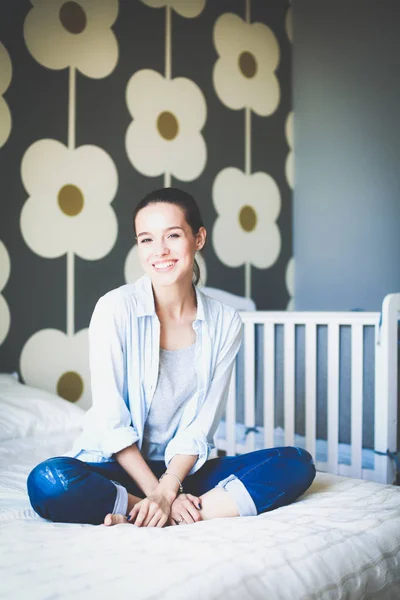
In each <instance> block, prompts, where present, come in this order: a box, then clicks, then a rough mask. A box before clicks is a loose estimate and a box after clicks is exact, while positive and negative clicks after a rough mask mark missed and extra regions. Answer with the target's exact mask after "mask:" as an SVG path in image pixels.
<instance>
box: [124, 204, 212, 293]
mask: <svg viewBox="0 0 400 600" xmlns="http://www.w3.org/2000/svg"><path fill="white" fill-rule="evenodd" d="M135 229H136V236H137V244H138V252H139V259H140V263H141V265H142V268H143V269H144V271H145V272H146V273H147V274H148V275H149V277H150V278H151V280H152V282H153V283H155V284H156V285H172V284H174V283H177V282H179V281H182V280H184V279H188V280H189V281H191V280H192V274H193V260H194V256H195V254H196V252H197V250H201V248H202V247H203V246H204V243H205V240H206V230H205V229H204V227H201V228H200V230H199V232H198V234H196V235H193V232H192V229H191V227H190V225H189V224H188V223H187V222H186V219H185V215H184V213H183V211H182V210H181V209H180V208H179V207H178V206H176V205H175V204H167V203H165V202H158V203H155V204H149V205H148V206H146V207H145V208H142V209H141V210H140V211H139V212H138V214H137V215H136V221H135Z"/></svg>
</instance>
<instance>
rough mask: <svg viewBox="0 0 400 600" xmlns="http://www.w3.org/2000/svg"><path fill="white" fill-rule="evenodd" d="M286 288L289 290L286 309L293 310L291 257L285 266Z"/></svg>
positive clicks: (292, 265)
mask: <svg viewBox="0 0 400 600" xmlns="http://www.w3.org/2000/svg"><path fill="white" fill-rule="evenodd" d="M285 281H286V288H287V291H288V292H289V296H290V300H289V302H288V305H287V308H286V310H294V258H293V257H292V258H291V259H290V260H289V262H288V264H287V267H286V275H285Z"/></svg>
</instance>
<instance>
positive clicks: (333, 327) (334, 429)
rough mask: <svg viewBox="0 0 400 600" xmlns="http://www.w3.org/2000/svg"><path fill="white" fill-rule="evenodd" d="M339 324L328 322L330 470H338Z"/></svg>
mask: <svg viewBox="0 0 400 600" xmlns="http://www.w3.org/2000/svg"><path fill="white" fill-rule="evenodd" d="M338 451H339V324H338V323H329V324H328V471H329V472H330V473H337V472H338Z"/></svg>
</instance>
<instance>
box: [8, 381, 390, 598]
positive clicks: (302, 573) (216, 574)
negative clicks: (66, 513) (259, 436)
mask: <svg viewBox="0 0 400 600" xmlns="http://www.w3.org/2000/svg"><path fill="white" fill-rule="evenodd" d="M0 401H1V404H0V417H1V421H0V434H1V436H2V443H1V446H0V570H1V573H0V598H4V599H7V600H10V599H18V600H19V599H25V598H26V599H28V598H29V599H30V600H45V599H46V600H50V599H52V600H55V599H58V598H63V599H66V598H68V599H69V598H74V600H78V599H85V600H92V599H93V600H94V599H96V600H98V599H102V598H104V599H106V598H107V599H109V598H113V597H115V598H117V597H118V598H135V600H145V599H174V600H175V599H187V598H191V599H192V600H211V599H214V598H215V599H216V598H224V599H227V600H229V599H235V600H236V599H240V600H242V599H257V600H258V599H260V600H265V599H266V598H268V599H272V600H281V599H282V600H306V599H307V600H311V599H315V600H333V599H335V600H336V599H348V600H358V599H365V598H368V599H375V598H379V599H387V600H398V599H399V598H400V488H398V487H395V486H391V485H382V484H379V483H375V482H371V481H365V480H359V479H350V478H344V477H341V476H337V475H331V474H327V473H318V474H317V478H316V480H315V482H314V483H313V485H312V486H311V488H310V489H309V490H308V492H307V493H306V494H305V495H304V496H303V497H302V498H300V499H299V500H298V501H297V502H295V503H294V504H292V505H290V506H287V507H283V508H280V509H277V510H275V511H272V512H270V513H266V514H263V515H259V516H257V517H246V518H240V519H239V518H236V519H217V520H214V521H208V522H201V523H197V524H195V525H190V526H180V527H169V528H165V529H161V530H158V529H145V528H142V529H137V528H135V527H134V526H131V525H118V526H115V527H112V528H106V527H104V526H97V527H96V526H91V525H70V524H54V523H50V522H47V521H44V520H42V519H40V518H39V517H38V516H37V515H36V514H35V513H34V512H33V510H32V509H31V507H30V505H29V501H28V498H27V495H26V477H27V474H28V473H29V471H30V469H31V468H32V467H33V466H34V465H36V464H37V463H38V462H39V461H41V460H43V459H45V458H47V457H49V456H54V455H57V454H62V453H63V452H65V451H66V450H67V449H69V448H70V445H71V441H72V439H73V438H74V437H75V436H76V435H77V433H78V431H79V424H80V420H81V418H82V412H81V411H80V409H78V408H77V407H75V406H73V405H71V404H68V403H67V402H65V401H63V400H61V399H58V398H56V397H54V396H52V395H51V394H49V393H47V392H40V391H37V390H34V389H32V388H29V387H28V386H23V385H21V384H18V383H17V382H16V381H15V380H14V379H12V378H11V376H5V375H3V376H0ZM44 427H45V428H46V430H47V433H46V435H43V430H44Z"/></svg>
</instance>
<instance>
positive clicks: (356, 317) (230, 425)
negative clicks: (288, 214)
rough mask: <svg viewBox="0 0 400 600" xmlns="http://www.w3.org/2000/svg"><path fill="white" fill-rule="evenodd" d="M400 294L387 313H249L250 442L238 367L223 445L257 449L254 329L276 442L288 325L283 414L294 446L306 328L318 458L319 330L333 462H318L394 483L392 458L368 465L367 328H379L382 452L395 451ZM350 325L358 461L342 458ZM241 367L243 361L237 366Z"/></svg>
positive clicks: (268, 438)
mask: <svg viewBox="0 0 400 600" xmlns="http://www.w3.org/2000/svg"><path fill="white" fill-rule="evenodd" d="M399 311H400V294H391V295H389V296H387V297H386V298H385V300H384V302H383V307H382V313H381V314H380V313H374V312H317V313H311V312H283V311H282V312H270V311H256V312H242V313H241V317H242V320H243V323H244V341H243V345H244V367H243V371H244V392H243V398H244V425H245V428H246V434H247V435H246V437H245V442H244V443H238V441H237V440H236V424H237V396H238V389H237V385H236V371H235V373H234V375H233V377H232V381H231V385H230V392H229V399H228V404H227V409H226V417H225V418H226V436H225V439H224V440H222V439H219V440H218V444H217V445H218V447H219V448H221V449H224V450H225V451H226V452H227V454H228V455H233V454H235V453H240V452H249V451H252V450H254V449H255V448H256V437H255V436H256V433H257V427H256V406H255V397H256V393H255V381H256V373H255V364H256V351H257V350H256V345H255V330H256V326H258V325H262V327H261V328H259V330H260V331H262V336H263V356H262V361H263V381H262V386H263V393H262V397H263V415H264V418H263V428H262V430H263V446H264V447H273V446H274V445H275V439H274V436H275V398H276V390H275V385H276V381H275V361H276V357H277V352H276V347H275V346H276V328H277V327H278V326H281V328H283V381H284V390H283V416H284V423H283V429H284V444H285V445H295V410H296V407H295V385H296V374H295V367H296V341H295V340H296V328H297V327H298V326H301V327H302V328H304V329H303V331H304V349H305V351H304V376H305V377H304V380H305V390H304V399H305V406H304V409H305V419H304V426H305V442H304V447H305V448H306V449H307V450H308V451H309V452H310V453H311V454H312V455H313V456H314V457H315V456H316V443H317V345H318V336H317V331H318V327H319V326H323V327H324V328H325V330H326V332H327V407H326V412H327V436H326V437H327V460H326V461H317V468H318V469H319V470H323V471H328V472H331V473H337V474H341V475H347V476H352V477H359V478H367V479H372V480H374V481H380V482H392V481H393V478H394V470H393V465H392V463H391V461H390V459H389V458H388V457H387V456H382V455H375V460H374V468H373V469H371V468H368V469H363V465H362V452H363V378H364V342H363V336H364V328H365V327H369V328H371V327H372V328H373V329H374V334H375V359H374V363H375V364H374V369H375V394H374V405H375V426H374V427H375V429H374V439H375V450H377V451H379V452H386V450H388V449H389V450H392V451H395V450H396V432H397V339H398V338H397V321H398V314H399ZM343 326H347V327H348V328H350V331H351V358H350V360H351V392H350V396H351V427H350V432H351V443H350V445H351V464H350V465H345V464H340V462H339V384H340V368H339V366H340V365H339V361H340V328H341V327H343ZM236 368H237V365H236V367H235V369H236Z"/></svg>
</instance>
